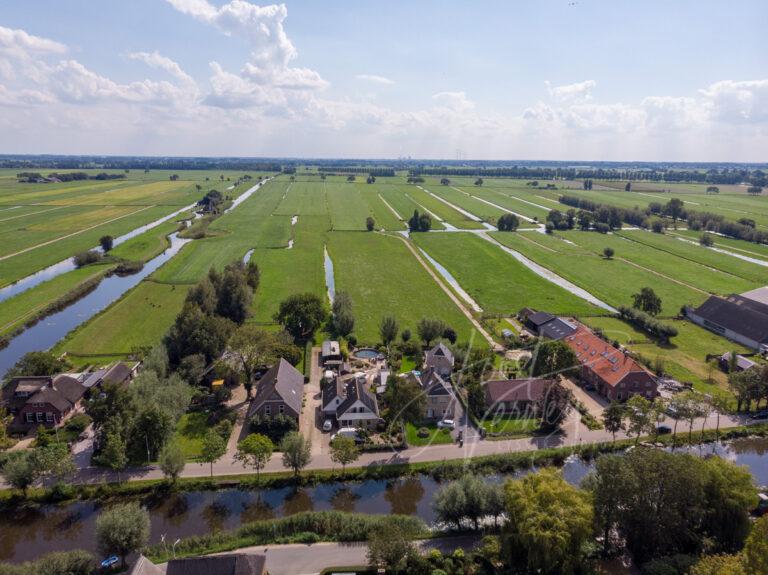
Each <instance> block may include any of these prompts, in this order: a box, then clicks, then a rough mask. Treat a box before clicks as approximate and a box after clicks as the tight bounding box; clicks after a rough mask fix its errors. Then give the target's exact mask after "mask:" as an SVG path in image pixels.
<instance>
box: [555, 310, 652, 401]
mask: <svg viewBox="0 0 768 575" xmlns="http://www.w3.org/2000/svg"><path fill="white" fill-rule="evenodd" d="M577 326H578V327H577V329H576V331H575V332H574V333H572V334H571V335H569V336H567V337H565V338H563V340H562V341H564V342H565V343H566V345H567V346H568V347H570V348H571V349H572V350H573V351H574V353H575V354H576V357H577V358H578V360H579V361H580V362H581V364H582V365H583V366H585V367H587V368H588V369H590V370H591V371H592V372H594V373H595V374H596V375H597V376H598V377H600V379H602V380H603V381H604V382H605V383H606V384H607V385H610V386H611V387H616V386H617V385H618V384H619V383H621V381H622V380H624V378H626V377H627V376H628V375H630V374H633V373H634V374H641V376H648V377H649V378H651V379H654V378H653V375H652V374H651V373H650V372H649V371H648V370H647V369H645V368H644V367H643V366H642V365H640V364H639V363H637V362H636V361H635V360H634V359H632V358H631V357H629V356H628V355H625V354H624V353H623V352H621V351H620V350H618V349H616V348H615V347H613V346H612V345H611V344H609V343H607V342H605V341H603V340H602V339H600V338H599V337H597V336H596V335H595V334H594V333H593V332H592V331H591V330H590V329H589V328H588V327H586V326H585V325H583V324H580V323H577Z"/></svg>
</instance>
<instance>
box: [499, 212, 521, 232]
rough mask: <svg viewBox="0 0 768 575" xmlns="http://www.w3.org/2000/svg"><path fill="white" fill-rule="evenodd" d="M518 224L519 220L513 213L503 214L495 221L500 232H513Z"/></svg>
mask: <svg viewBox="0 0 768 575" xmlns="http://www.w3.org/2000/svg"><path fill="white" fill-rule="evenodd" d="M519 225H520V220H519V219H518V217H517V216H516V215H514V214H504V215H503V216H501V217H500V218H499V221H497V222H496V227H497V228H499V231H500V232H514V231H515V230H516V229H517V227H518V226H519Z"/></svg>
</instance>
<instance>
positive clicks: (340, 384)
mask: <svg viewBox="0 0 768 575" xmlns="http://www.w3.org/2000/svg"><path fill="white" fill-rule="evenodd" d="M347 381H349V378H348V377H342V376H339V377H334V378H333V379H331V380H329V381H327V382H325V385H324V386H323V389H322V393H323V400H322V407H325V406H326V405H328V404H329V403H330V402H331V401H333V400H334V399H335V398H337V397H344V388H345V386H346V382H347Z"/></svg>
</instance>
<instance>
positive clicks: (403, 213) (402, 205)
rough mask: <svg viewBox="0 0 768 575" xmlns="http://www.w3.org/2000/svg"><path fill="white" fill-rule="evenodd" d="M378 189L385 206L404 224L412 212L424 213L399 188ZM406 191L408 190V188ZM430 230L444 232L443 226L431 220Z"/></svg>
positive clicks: (382, 187)
mask: <svg viewBox="0 0 768 575" xmlns="http://www.w3.org/2000/svg"><path fill="white" fill-rule="evenodd" d="M402 187H406V186H402ZM378 189H379V193H380V194H381V197H382V198H383V199H384V201H385V202H387V204H389V205H390V206H391V207H392V209H394V210H395V211H396V212H397V213H398V214H399V215H400V217H402V218H403V220H404V221H406V222H407V221H408V219H409V218H410V217H411V216H412V215H413V212H414V210H418V211H419V212H423V211H424V208H423V207H422V206H420V205H418V204H417V203H416V202H414V201H413V199H411V197H410V196H406V195H405V194H404V193H403V191H402V190H401V186H378ZM406 189H410V186H408V187H407V188H406ZM432 229H433V230H444V229H445V226H444V225H443V224H441V223H440V222H439V221H437V220H435V219H434V218H433V219H432Z"/></svg>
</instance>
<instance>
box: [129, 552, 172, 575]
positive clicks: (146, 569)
mask: <svg viewBox="0 0 768 575" xmlns="http://www.w3.org/2000/svg"><path fill="white" fill-rule="evenodd" d="M164 574H165V571H163V570H162V569H161V568H160V567H158V566H157V565H155V564H154V563H152V561H150V560H149V559H147V558H146V557H144V555H139V556H138V558H137V559H136V561H134V562H133V565H132V566H131V570H130V571H128V575H164Z"/></svg>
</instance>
